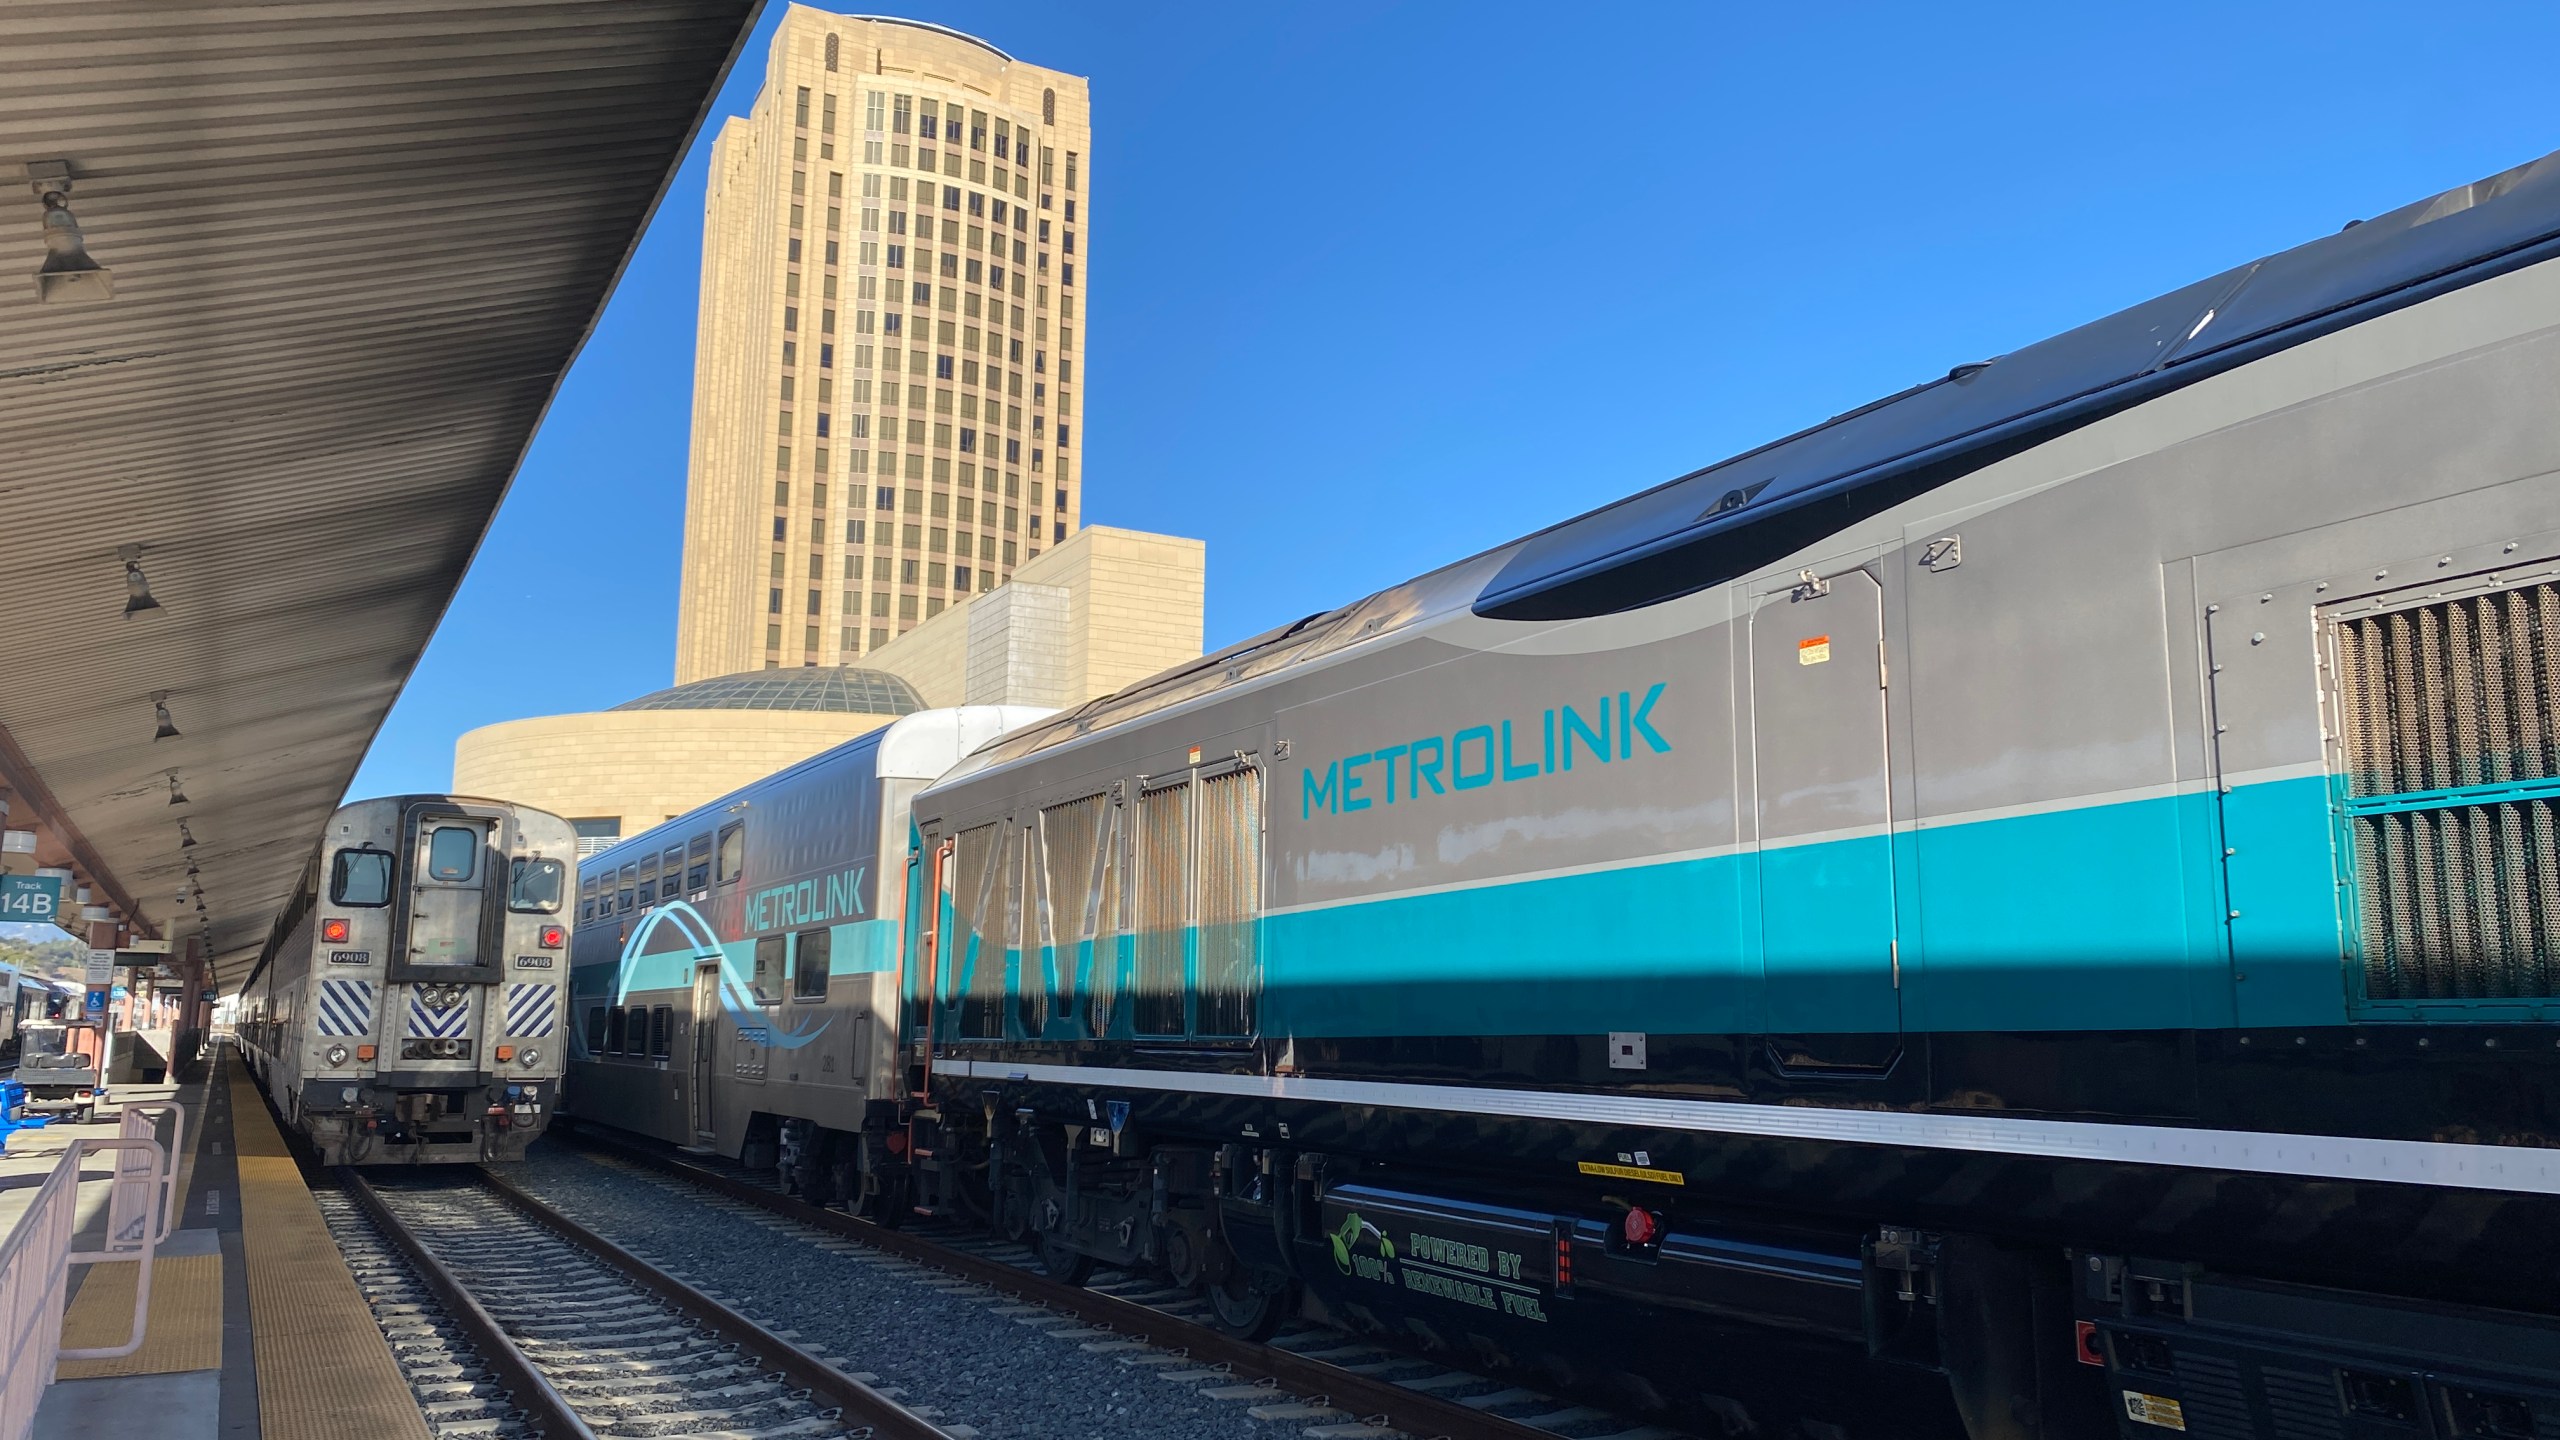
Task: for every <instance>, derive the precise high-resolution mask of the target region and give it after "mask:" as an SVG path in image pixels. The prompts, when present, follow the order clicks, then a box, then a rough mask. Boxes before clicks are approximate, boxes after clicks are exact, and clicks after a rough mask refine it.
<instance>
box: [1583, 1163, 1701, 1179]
mask: <svg viewBox="0 0 2560 1440" xmlns="http://www.w3.org/2000/svg"><path fill="white" fill-rule="evenodd" d="M1574 1168H1575V1169H1577V1170H1580V1171H1581V1172H1582V1173H1583V1174H1585V1175H1600V1176H1605V1177H1607V1178H1608V1179H1611V1180H1650V1181H1652V1182H1653V1183H1655V1184H1656V1185H1686V1184H1688V1183H1689V1182H1688V1181H1687V1180H1685V1179H1682V1178H1681V1175H1680V1172H1679V1171H1677V1170H1656V1169H1654V1168H1652V1167H1651V1166H1647V1165H1611V1164H1608V1163H1606V1162H1604V1161H1599V1160H1582V1161H1577V1162H1575V1165H1574Z"/></svg>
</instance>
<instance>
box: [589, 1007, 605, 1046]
mask: <svg viewBox="0 0 2560 1440" xmlns="http://www.w3.org/2000/svg"><path fill="white" fill-rule="evenodd" d="M605 1021H606V1013H605V1007H603V1006H602V1005H599V1006H597V1007H596V1008H594V1009H593V1010H590V1011H588V1012H587V1053H588V1054H590V1055H601V1054H603V1053H604V1027H605Z"/></svg>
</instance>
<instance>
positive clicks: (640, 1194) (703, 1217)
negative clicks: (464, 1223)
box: [504, 1144, 1306, 1440]
mask: <svg viewBox="0 0 2560 1440" xmlns="http://www.w3.org/2000/svg"><path fill="white" fill-rule="evenodd" d="M504 1173H505V1174H506V1176H507V1178H509V1179H510V1180H513V1181H515V1182H516V1183H517V1184H518V1185H520V1186H522V1187H523V1188H524V1189H526V1190H528V1191H530V1192H532V1193H533V1194H535V1195H537V1196H539V1197H540V1198H541V1199H543V1200H544V1201H545V1202H547V1203H549V1204H551V1205H554V1206H556V1207H558V1208H559V1209H560V1210H562V1211H563V1212H564V1213H566V1214H568V1215H570V1216H571V1217H573V1218H575V1219H577V1220H578V1221H579V1222H580V1223H582V1224H585V1225H587V1226H588V1227H590V1228H592V1229H594V1230H595V1231H596V1232H597V1233H599V1234H601V1235H603V1236H605V1237H606V1238H607V1239H610V1240H613V1241H614V1242H616V1243H618V1244H620V1245H622V1246H624V1247H626V1248H628V1249H630V1250H632V1251H635V1252H636V1253H638V1254H639V1255H641V1256H642V1257H644V1258H645V1259H647V1260H649V1261H650V1262H651V1263H652V1264H655V1265H658V1266H660V1267H662V1268H664V1269H666V1270H669V1271H671V1272H673V1273H674V1274H676V1275H677V1276H679V1277H681V1278H683V1279H685V1280H687V1281H688V1282H690V1283H692V1284H693V1285H695V1286H697V1287H699V1288H701V1289H703V1290H706V1291H709V1292H711V1293H712V1294H714V1295H716V1296H717V1297H719V1298H720V1299H721V1300H722V1301H723V1302H724V1303H726V1304H728V1305H730V1306H732V1307H734V1308H736V1309H738V1310H740V1311H742V1312H744V1313H745V1314H747V1315H748V1316H750V1317H751V1318H753V1319H755V1320H756V1321H758V1322H759V1323H761V1324H763V1325H764V1326H766V1327H767V1328H768V1329H772V1330H777V1331H781V1332H784V1333H785V1334H787V1335H789V1336H791V1337H792V1338H793V1339H795V1340H796V1341H797V1342H798V1343H799V1344H801V1345H802V1346H804V1347H807V1348H809V1349H812V1350H815V1351H817V1352H819V1353H821V1354H823V1355H824V1356H825V1357H826V1358H827V1359H828V1360H829V1361H830V1362H831V1363H833V1364H834V1365H836V1366H837V1367H838V1368H839V1369H843V1370H846V1371H849V1372H858V1373H866V1374H869V1375H871V1376H874V1377H876V1378H875V1379H874V1380H873V1381H872V1383H873V1384H874V1385H875V1386H878V1387H883V1388H887V1389H890V1390H891V1391H892V1392H893V1394H895V1396H896V1398H897V1399H899V1400H900V1402H901V1403H903V1404H906V1405H908V1406H909V1407H911V1408H916V1409H919V1410H925V1411H928V1412H929V1418H931V1419H932V1420H933V1421H934V1423H935V1424H937V1425H941V1426H943V1427H945V1428H954V1429H956V1428H957V1427H959V1426H963V1425H965V1426H968V1427H970V1428H971V1429H974V1430H975V1431H976V1432H977V1434H978V1435H979V1436H981V1437H984V1440H1073V1437H1085V1436H1093V1437H1104V1436H1108V1437H1114V1440H1119V1437H1127V1440H1155V1437H1164V1440H1176V1437H1180V1440H1194V1437H1217V1440H1279V1437H1283V1436H1287V1437H1292V1440H1295V1437H1298V1436H1300V1435H1302V1434H1303V1433H1304V1431H1305V1429H1306V1422H1305V1421H1303V1420H1301V1421H1296V1422H1294V1423H1293V1422H1286V1421H1260V1420H1256V1419H1254V1418H1253V1417H1252V1416H1250V1415H1249V1414H1247V1413H1246V1411H1247V1408H1248V1406H1249V1404H1251V1403H1252V1402H1249V1401H1243V1400H1214V1399H1208V1398H1204V1397H1203V1396H1202V1395H1201V1394H1200V1393H1198V1392H1199V1391H1200V1390H1201V1389H1203V1388H1210V1389H1215V1388H1220V1387H1219V1384H1218V1381H1216V1380H1213V1379H1200V1380H1197V1381H1176V1380H1168V1379H1166V1378H1163V1376H1164V1373H1166V1372H1178V1373H1190V1372H1188V1371H1186V1370H1185V1369H1184V1366H1183V1365H1180V1364H1172V1365H1168V1364H1164V1363H1161V1362H1162V1360H1163V1352H1161V1351H1152V1350H1145V1349H1137V1350H1126V1349H1118V1348H1114V1349H1111V1350H1104V1351H1099V1352H1097V1351H1093V1350H1087V1349H1085V1348H1083V1347H1085V1346H1087V1345H1093V1344H1108V1343H1110V1342H1112V1341H1113V1340H1114V1339H1115V1338H1116V1337H1112V1336H1108V1335H1102V1334H1096V1333H1095V1332H1092V1331H1089V1330H1086V1329H1084V1328H1083V1327H1082V1326H1080V1325H1078V1324H1076V1323H1074V1322H1072V1321H1070V1320H1068V1319H1067V1318H1066V1317H1062V1316H1057V1315H1054V1314H1050V1313H1047V1312H1037V1313H1028V1314H1026V1313H1021V1312H1022V1311H1023V1310H1024V1309H1025V1307H1021V1306H1018V1305H1014V1304H1012V1303H1011V1302H1010V1300H1009V1298H1008V1297H1005V1296H1002V1295H999V1294H997V1293H996V1292H994V1291H992V1290H989V1289H987V1288H985V1287H983V1286H979V1285H974V1284H970V1283H968V1282H965V1281H961V1280H957V1279H955V1278H954V1277H952V1276H949V1275H946V1274H943V1273H941V1272H939V1271H935V1270H930V1269H927V1268H925V1267H922V1266H918V1265H914V1264H910V1263H908V1262H906V1261H903V1260H899V1259H896V1258H894V1257H888V1256H883V1255H879V1254H877V1253H876V1252H873V1251H870V1250H867V1249H865V1248H863V1247H861V1246H859V1245H857V1244H855V1243H854V1242H852V1241H847V1240H842V1239H838V1238H836V1237H832V1236H826V1235H823V1234H821V1233H819V1232H815V1231H811V1230H807V1229H805V1228H803V1227H801V1226H799V1225H796V1224H794V1223H793V1222H791V1221H789V1220H785V1219H782V1218H780V1217H776V1216H768V1215H763V1214H759V1213H757V1212H754V1211H752V1210H748V1209H746V1208H745V1207H743V1206H739V1205H738V1204H737V1202H733V1201H724V1200H722V1199H721V1198H720V1197H716V1196H710V1195H706V1194H701V1193H699V1192H693V1191H689V1190H686V1189H684V1188H681V1182H671V1181H667V1180H663V1179H660V1178H657V1177H653V1176H647V1175H644V1174H641V1173H638V1172H635V1171H632V1170H629V1169H625V1168H622V1167H620V1166H617V1165H613V1164H610V1163H606V1162H602V1161H599V1160H596V1159H592V1158H590V1157H588V1156H585V1155H582V1154H578V1153H575V1152H570V1151H564V1150H562V1149H559V1148H557V1147H555V1146H551V1145H547V1144H546V1145H537V1146H536V1147H535V1148H534V1152H533V1154H532V1156H531V1157H530V1158H528V1159H527V1160H526V1161H525V1162H524V1163H523V1164H522V1165H510V1166H508V1167H506V1168H505V1172H504ZM1000 1311H1013V1312H1015V1313H1011V1314H1006V1313H998V1312H1000ZM1150 1357H1152V1359H1153V1360H1155V1361H1156V1362H1157V1363H1144V1362H1145V1361H1147V1360H1148V1359H1149V1358H1150ZM1269 1398H1270V1400H1271V1401H1272V1402H1275V1403H1285V1401H1286V1399H1287V1397H1286V1396H1285V1395H1280V1394H1273V1395H1271V1396H1270V1397H1269Z"/></svg>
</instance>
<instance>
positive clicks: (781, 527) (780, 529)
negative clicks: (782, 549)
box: [773, 501, 791, 540]
mask: <svg viewBox="0 0 2560 1440" xmlns="http://www.w3.org/2000/svg"><path fill="white" fill-rule="evenodd" d="M783 503H785V504H789V503H790V502H789V501H785V502H783ZM790 536H791V522H790V521H788V520H785V519H784V518H782V517H781V516H779V515H776V516H774V517H773V538H774V539H775V540H787V539H789V538H790Z"/></svg>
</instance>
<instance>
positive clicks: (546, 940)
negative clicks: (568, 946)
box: [542, 925, 568, 950]
mask: <svg viewBox="0 0 2560 1440" xmlns="http://www.w3.org/2000/svg"><path fill="white" fill-rule="evenodd" d="M567 938H568V932H567V931H565V930H562V929H561V928H560V927H559V926H557V925H545V926H543V927H542V948H543V949H545V950H557V949H559V948H560V947H561V945H562V944H564V943H566V941H567Z"/></svg>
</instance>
